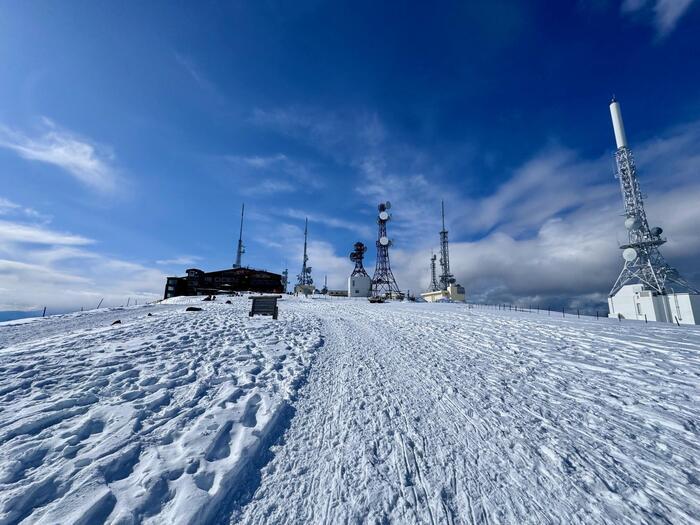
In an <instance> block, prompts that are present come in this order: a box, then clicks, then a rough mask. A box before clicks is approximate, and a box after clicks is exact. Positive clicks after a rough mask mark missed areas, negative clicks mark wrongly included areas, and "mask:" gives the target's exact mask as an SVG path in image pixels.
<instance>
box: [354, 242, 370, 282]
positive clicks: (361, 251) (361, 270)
mask: <svg viewBox="0 0 700 525" xmlns="http://www.w3.org/2000/svg"><path fill="white" fill-rule="evenodd" d="M353 247H354V248H355V249H354V250H353V251H352V252H350V260H351V261H352V262H354V263H355V269H354V270H353V271H352V274H351V275H350V277H355V276H357V275H364V276H366V277H369V275H367V271H366V270H365V267H364V266H363V264H362V260H363V259H364V257H365V252H366V251H367V246H365V245H364V243H361V242H356V243H355V244H354V246H353Z"/></svg>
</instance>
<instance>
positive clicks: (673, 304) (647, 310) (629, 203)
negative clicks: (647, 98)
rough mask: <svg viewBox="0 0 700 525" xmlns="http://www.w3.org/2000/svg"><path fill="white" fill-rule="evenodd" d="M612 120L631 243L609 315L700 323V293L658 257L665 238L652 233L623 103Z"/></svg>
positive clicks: (611, 296)
mask: <svg viewBox="0 0 700 525" xmlns="http://www.w3.org/2000/svg"><path fill="white" fill-rule="evenodd" d="M610 115H611V117H612V123H613V131H614V133H615V143H616V145H617V150H616V151H615V164H616V168H617V170H616V173H615V177H616V178H617V179H619V180H620V189H621V191H622V201H623V204H624V209H625V213H624V217H625V228H626V229H627V236H628V242H627V243H626V244H623V245H622V246H620V249H621V250H622V258H623V259H624V261H625V263H624V266H623V267H622V271H621V272H620V275H619V277H618V278H617V281H615V284H614V285H613V287H612V289H611V290H610V294H609V295H608V305H609V306H610V315H611V316H614V317H617V316H618V315H620V316H623V317H632V318H637V319H638V318H640V316H643V317H641V318H648V319H649V320H660V321H671V322H673V321H674V320H676V321H677V322H690V323H694V322H697V321H693V320H690V319H693V318H694V319H698V317H700V299H699V297H698V295H696V294H698V293H700V292H698V290H697V289H696V288H693V287H692V286H691V285H689V284H688V282H687V281H686V280H685V279H683V278H682V277H681V276H680V275H679V273H678V271H677V270H676V269H675V268H672V267H671V266H669V264H668V263H667V262H666V260H665V259H664V257H663V256H662V255H661V252H660V251H659V246H661V245H662V244H664V243H665V242H666V239H665V238H664V237H662V236H661V234H662V233H663V230H662V229H661V228H660V227H658V226H656V227H653V228H650V227H649V223H648V221H647V216H646V212H645V211H644V200H643V197H642V192H641V190H640V188H639V181H638V180H637V169H636V166H635V163H634V157H633V156H632V151H631V150H630V149H629V147H628V146H627V137H626V135H625V128H624V125H623V122H622V113H621V111H620V103H619V102H617V101H616V100H615V98H613V100H612V102H611V103H610ZM685 303H687V308H686V307H685V306H684V304H685ZM694 305H695V306H694ZM696 309H697V312H696V311H695V310H696ZM686 310H688V311H687V312H686Z"/></svg>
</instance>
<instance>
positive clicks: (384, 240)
mask: <svg viewBox="0 0 700 525" xmlns="http://www.w3.org/2000/svg"><path fill="white" fill-rule="evenodd" d="M379 244H381V245H382V246H389V237H380V238H379Z"/></svg>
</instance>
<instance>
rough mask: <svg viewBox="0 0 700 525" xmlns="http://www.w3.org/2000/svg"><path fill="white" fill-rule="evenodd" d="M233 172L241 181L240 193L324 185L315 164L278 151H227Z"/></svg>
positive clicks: (297, 189)
mask: <svg viewBox="0 0 700 525" xmlns="http://www.w3.org/2000/svg"><path fill="white" fill-rule="evenodd" d="M226 160H227V161H228V162H230V163H231V164H233V165H234V167H235V170H236V171H235V175H236V177H237V178H238V179H239V180H240V181H241V184H240V188H239V191H240V192H241V193H242V194H243V195H267V194H272V193H290V192H295V191H299V190H317V189H320V188H322V187H324V186H325V183H324V181H323V178H322V177H319V176H318V175H316V174H315V173H314V165H313V163H310V162H301V161H298V160H295V159H292V158H290V157H288V156H287V155H284V154H283V153H277V154H274V155H268V156H257V155H253V156H241V155H228V156H226Z"/></svg>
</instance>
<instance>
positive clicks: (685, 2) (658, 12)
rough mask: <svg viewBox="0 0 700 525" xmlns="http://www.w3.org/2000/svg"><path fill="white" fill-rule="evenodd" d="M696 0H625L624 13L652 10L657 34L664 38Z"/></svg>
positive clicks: (642, 12) (643, 12)
mask: <svg viewBox="0 0 700 525" xmlns="http://www.w3.org/2000/svg"><path fill="white" fill-rule="evenodd" d="M693 1H694V0H624V1H623V2H622V12H623V14H628V15H629V14H635V15H636V14H640V13H641V14H643V15H644V14H646V12H647V11H649V10H650V11H651V18H652V20H653V24H654V26H655V28H656V34H657V36H658V37H659V38H663V37H665V36H667V35H668V34H669V33H671V32H672V31H673V30H674V29H675V27H676V24H677V23H678V21H679V20H680V18H681V17H682V16H683V15H684V14H685V13H686V12H687V11H688V8H690V6H691V4H692V3H693Z"/></svg>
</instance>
